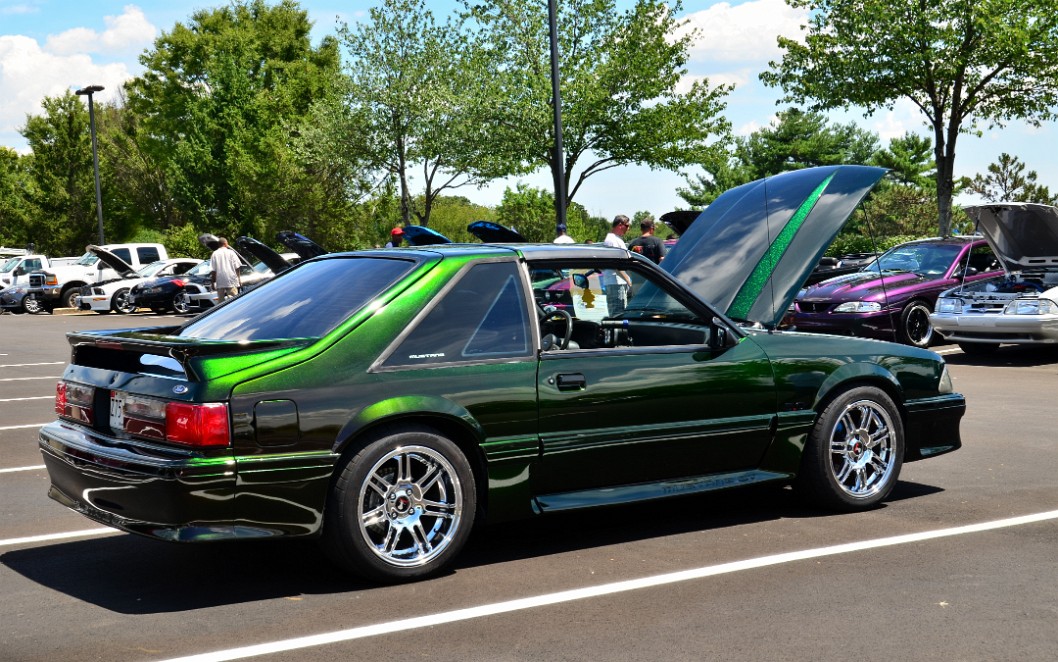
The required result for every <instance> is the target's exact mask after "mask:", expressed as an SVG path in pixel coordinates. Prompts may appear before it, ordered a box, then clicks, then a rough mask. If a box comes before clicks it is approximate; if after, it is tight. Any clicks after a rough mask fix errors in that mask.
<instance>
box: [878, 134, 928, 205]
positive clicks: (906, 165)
mask: <svg viewBox="0 0 1058 662" xmlns="http://www.w3.org/2000/svg"><path fill="white" fill-rule="evenodd" d="M932 151H933V143H932V141H931V140H930V139H929V138H927V137H925V136H918V135H915V134H913V133H911V132H910V131H909V132H907V133H905V134H904V135H903V136H902V137H900V138H893V139H892V140H891V141H889V149H883V150H879V151H878V152H875V154H874V156H873V157H872V159H871V161H872V163H874V165H878V166H881V167H883V168H889V173H888V176H887V178H888V179H889V181H894V182H897V183H899V184H904V185H906V186H912V187H915V188H918V189H924V190H928V191H930V192H931V193H934V198H935V197H936V195H935V191H936V179H935V176H934V172H933V171H934V168H935V165H936V164H935V163H934V161H933V156H932Z"/></svg>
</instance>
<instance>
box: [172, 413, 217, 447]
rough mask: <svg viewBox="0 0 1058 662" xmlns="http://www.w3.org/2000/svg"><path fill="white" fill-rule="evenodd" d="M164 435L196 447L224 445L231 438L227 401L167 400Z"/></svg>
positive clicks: (173, 440) (175, 442)
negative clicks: (204, 402) (225, 402)
mask: <svg viewBox="0 0 1058 662" xmlns="http://www.w3.org/2000/svg"><path fill="white" fill-rule="evenodd" d="M165 439H166V441H170V442H172V443H174V444H184V445H186V446H195V447H197V448H202V447H217V446H227V445H228V444H229V443H230V442H231V435H230V433H229V429H228V405H226V404H224V403H222V402H210V403H206V404H202V405H193V404H188V403H185V402H170V403H168V404H166V405H165Z"/></svg>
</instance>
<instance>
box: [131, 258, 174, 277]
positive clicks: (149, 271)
mask: <svg viewBox="0 0 1058 662" xmlns="http://www.w3.org/2000/svg"><path fill="white" fill-rule="evenodd" d="M168 264H169V263H168V262H161V261H159V262H151V263H150V264H148V265H147V266H145V267H140V270H139V271H137V272H136V273H138V274H139V275H140V276H141V277H143V278H150V277H151V276H153V275H154V274H156V273H158V272H159V271H161V270H162V269H164V268H165V267H166V265H168Z"/></svg>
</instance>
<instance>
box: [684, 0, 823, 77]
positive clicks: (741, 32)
mask: <svg viewBox="0 0 1058 662" xmlns="http://www.w3.org/2000/svg"><path fill="white" fill-rule="evenodd" d="M685 18H686V19H687V21H688V25H687V28H686V29H695V30H697V37H696V39H695V42H694V44H693V45H692V46H691V59H692V60H695V61H699V62H759V63H760V64H761V67H760V68H761V69H763V65H764V64H766V63H767V62H768V61H769V60H773V59H776V58H778V57H780V56H781V55H782V51H781V50H779V47H778V44H777V43H776V37H778V36H779V35H782V36H784V37H789V38H800V35H801V30H800V26H801V25H804V24H806V23H807V22H808V14H807V13H806V12H805V11H803V10H800V9H794V8H791V7H789V6H787V4H786V2H785V1H784V0H750V1H749V2H744V3H742V4H738V5H731V4H729V3H726V2H721V3H717V4H715V5H713V6H712V7H709V8H708V9H705V10H702V11H699V12H694V13H691V14H688V15H687V16H685Z"/></svg>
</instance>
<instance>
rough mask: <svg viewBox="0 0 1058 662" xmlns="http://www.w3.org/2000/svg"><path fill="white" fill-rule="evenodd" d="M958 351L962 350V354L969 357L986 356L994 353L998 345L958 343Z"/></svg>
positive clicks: (989, 343)
mask: <svg viewBox="0 0 1058 662" xmlns="http://www.w3.org/2000/svg"><path fill="white" fill-rule="evenodd" d="M959 349H961V350H962V353H963V354H967V355H969V356H987V355H989V354H993V353H995V351H996V350H998V349H999V343H991V342H961V343H959Z"/></svg>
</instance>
